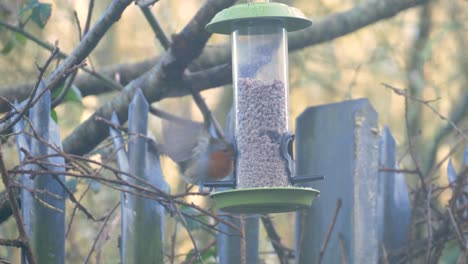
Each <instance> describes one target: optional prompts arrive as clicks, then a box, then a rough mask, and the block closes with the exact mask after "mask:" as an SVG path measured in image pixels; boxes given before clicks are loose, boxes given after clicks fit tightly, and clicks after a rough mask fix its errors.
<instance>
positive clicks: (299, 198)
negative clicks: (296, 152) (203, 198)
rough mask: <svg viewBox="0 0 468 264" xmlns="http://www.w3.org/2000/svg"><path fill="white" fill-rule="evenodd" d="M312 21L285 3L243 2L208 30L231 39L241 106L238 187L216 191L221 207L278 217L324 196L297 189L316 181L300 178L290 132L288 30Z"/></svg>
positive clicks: (236, 94) (237, 110) (217, 18)
mask: <svg viewBox="0 0 468 264" xmlns="http://www.w3.org/2000/svg"><path fill="white" fill-rule="evenodd" d="M311 24H312V22H311V21H310V20H308V19H306V18H305V16H304V14H303V13H302V12H301V11H300V10H298V9H296V8H293V7H289V6H287V5H285V4H280V3H269V2H257V3H246V4H238V5H235V6H232V7H230V8H227V9H224V10H222V11H221V12H219V13H218V14H216V16H215V17H214V18H213V20H212V21H211V22H210V23H209V24H208V25H207V26H206V30H207V31H210V32H214V33H220V34H227V35H231V45H232V70H233V87H234V107H235V133H234V135H235V136H234V137H235V139H234V140H233V142H234V145H235V149H236V158H235V169H234V175H235V180H234V184H233V185H235V189H233V190H227V191H220V192H214V193H212V194H211V197H212V198H213V199H214V200H215V201H216V203H217V206H218V207H219V208H220V209H221V210H223V211H227V212H233V213H272V212H287V211H294V210H296V209H298V208H303V207H308V206H310V205H311V204H312V200H313V198H314V197H315V196H316V195H317V194H318V193H319V192H318V191H316V190H313V189H310V188H298V187H294V184H295V183H297V182H299V181H309V180H314V179H316V177H298V176H296V177H295V176H294V162H293V158H292V144H293V139H294V135H293V134H291V133H290V132H289V130H288V90H289V89H288V86H289V85H288V43H287V32H290V31H296V30H300V29H304V28H306V27H308V26H310V25H311Z"/></svg>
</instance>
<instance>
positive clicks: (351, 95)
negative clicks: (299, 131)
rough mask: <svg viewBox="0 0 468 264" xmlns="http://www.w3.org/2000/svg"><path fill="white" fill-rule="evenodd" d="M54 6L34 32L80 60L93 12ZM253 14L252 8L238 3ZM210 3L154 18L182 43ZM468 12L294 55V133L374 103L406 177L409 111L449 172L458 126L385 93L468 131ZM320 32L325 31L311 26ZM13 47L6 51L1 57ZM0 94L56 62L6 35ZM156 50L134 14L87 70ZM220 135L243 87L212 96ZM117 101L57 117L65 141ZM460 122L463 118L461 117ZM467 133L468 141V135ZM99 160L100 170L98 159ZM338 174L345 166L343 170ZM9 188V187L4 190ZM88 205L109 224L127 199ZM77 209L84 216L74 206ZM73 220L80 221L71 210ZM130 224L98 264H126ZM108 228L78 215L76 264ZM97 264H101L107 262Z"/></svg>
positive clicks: (336, 6)
mask: <svg viewBox="0 0 468 264" xmlns="http://www.w3.org/2000/svg"><path fill="white" fill-rule="evenodd" d="M43 2H47V3H50V4H52V15H51V17H50V20H49V22H48V23H47V25H46V26H45V28H44V29H40V28H39V27H37V26H36V25H34V24H31V23H30V24H28V25H27V26H26V27H25V30H26V31H28V32H30V33H32V34H33V35H34V36H36V37H38V38H40V39H42V40H45V41H47V42H49V43H58V46H59V47H60V48H61V50H62V51H64V52H65V53H69V52H71V51H72V50H73V48H74V47H75V46H76V45H77V43H78V42H79V35H78V29H77V25H76V19H75V17H74V11H76V13H77V15H78V19H79V21H81V23H84V21H85V19H86V14H87V8H88V1H79V0H66V1H63V0H60V1H59V0H48V1H43ZM109 2H110V1H109V0H101V1H96V2H95V11H94V15H93V18H92V21H95V20H96V19H97V18H98V17H99V15H100V14H101V13H102V12H103V11H104V10H105V8H106V7H107V5H108V4H109ZM239 2H244V1H239ZM275 2H283V3H286V4H288V5H291V6H294V7H297V8H299V9H301V10H302V11H303V12H304V13H305V14H306V16H307V17H308V18H310V19H311V20H312V21H314V20H316V19H319V18H321V17H325V16H328V15H331V14H334V13H337V12H342V11H346V10H348V9H350V8H352V7H353V6H355V5H357V4H359V3H362V2H364V1H359V0H317V1H310V0H289V1H275ZM202 3H203V1H202V0H171V1H165V0H161V1H159V2H158V3H157V4H156V5H155V6H154V7H152V8H151V10H152V11H153V13H154V14H155V16H156V17H157V18H158V20H159V22H160V23H161V25H162V27H163V29H164V30H165V32H166V33H167V35H169V36H170V35H171V34H174V33H176V32H179V31H180V30H181V29H182V28H183V27H184V26H185V25H186V23H187V22H188V21H189V20H190V19H191V18H192V16H193V15H194V14H195V12H196V11H197V10H198V9H199V7H200V6H201V4H202ZM21 6H22V1H11V2H10V1H2V2H0V19H1V20H3V21H4V22H8V23H10V24H16V19H17V15H16V14H17V13H18V12H19V10H20V9H21ZM467 11H468V3H467V2H466V1H462V0H458V1H457V0H447V1H430V4H429V5H425V6H419V7H416V8H412V9H409V10H407V11H404V12H402V13H399V14H398V15H396V16H395V17H392V18H390V19H387V20H383V21H379V22H378V23H375V24H372V25H369V26H367V27H365V28H363V29H361V30H359V31H357V32H354V33H351V34H348V35H345V36H343V37H340V38H337V39H334V40H332V41H329V42H326V43H323V44H319V45H315V46H310V47H307V48H304V49H301V50H298V51H294V52H292V53H290V54H289V74H290V75H289V77H290V80H289V84H290V98H289V102H290V109H289V111H290V127H291V130H292V131H294V128H295V118H296V117H297V116H298V115H299V114H300V113H301V112H302V111H304V110H305V109H306V108H307V107H310V106H317V105H321V104H329V103H334V102H341V101H343V100H350V99H357V98H368V99H369V101H370V102H371V103H372V105H373V106H374V108H375V109H376V111H377V113H378V115H379V124H380V128H382V127H383V126H389V127H390V128H391V131H392V132H393V135H394V137H395V139H396V141H397V144H398V146H399V147H398V151H399V152H398V153H399V155H398V158H399V162H400V167H402V168H405V167H408V168H412V164H411V163H410V161H409V160H410V159H409V155H408V147H407V126H406V124H405V111H407V114H408V119H409V120H408V121H409V123H410V127H409V128H408V129H409V130H408V131H409V133H410V135H411V136H412V137H413V138H414V139H415V142H416V146H417V148H416V149H417V151H418V153H419V157H420V158H421V161H422V162H423V164H425V167H427V168H430V167H432V165H433V164H434V161H433V159H432V158H431V157H434V158H435V160H440V159H441V158H442V157H444V156H445V155H447V153H448V152H449V151H450V150H451V148H452V147H453V146H454V144H456V142H458V141H457V139H458V138H457V137H456V135H455V134H454V132H453V131H451V130H450V129H448V130H447V129H445V127H446V126H447V121H445V120H442V119H441V118H439V117H438V115H436V114H435V113H433V112H432V111H431V110H430V109H429V108H427V107H425V106H423V105H422V104H419V103H417V102H415V101H410V102H409V104H410V105H409V107H408V109H407V110H405V104H404V98H403V97H402V96H399V95H396V94H395V93H393V92H392V91H391V90H389V89H387V88H385V87H384V86H383V85H382V83H386V84H390V85H392V86H394V87H397V88H405V89H410V91H411V93H412V94H413V95H414V96H415V97H417V98H421V99H424V100H429V99H436V98H440V99H439V100H437V101H435V102H433V103H432V104H431V105H432V106H434V108H435V109H436V110H437V111H438V112H439V113H440V114H441V115H443V116H445V117H447V118H454V117H458V118H457V120H454V121H457V125H458V126H459V127H461V128H466V127H467V125H468V123H467V122H468V112H467V104H468V102H467V100H466V97H467V93H468V87H467V86H468V59H467V58H468V56H467V54H466V53H467V50H466V47H468V46H467V45H466V43H468V39H467V38H468V34H467V29H468V28H467V26H468V23H467V21H468V12H467ZM312 26H314V25H312ZM12 38H15V41H16V42H17V43H16V45H14V48H13V49H11V50H8V47H7V43H8V42H9V41H10V40H11V39H12ZM228 41H229V37H226V36H221V35H215V36H213V37H212V38H211V39H210V42H209V45H214V44H222V43H227V42H228ZM2 45H3V46H2ZM0 49H3V50H2V54H1V55H0V90H1V89H3V88H4V87H7V86H14V85H16V84H20V83H25V82H32V81H34V80H35V79H36V76H37V74H38V71H37V69H36V66H35V62H37V63H38V64H42V63H43V62H44V61H45V60H46V59H47V57H48V56H49V54H50V52H49V51H46V50H44V49H43V48H41V47H39V46H38V45H37V44H35V43H33V42H32V41H25V40H23V39H21V38H18V37H16V36H14V34H12V33H11V32H10V31H8V30H6V29H5V28H2V27H0ZM163 51H164V50H163V48H162V47H161V45H160V44H159V42H158V41H157V40H156V39H155V38H154V34H153V33H152V31H151V29H150V28H149V26H148V24H147V22H146V20H145V19H144V17H143V16H142V13H141V11H140V10H139V8H138V7H137V6H135V5H132V6H130V7H129V8H128V9H127V10H126V11H125V12H124V14H123V16H122V17H121V19H120V20H119V21H118V23H117V24H116V25H114V26H113V27H112V28H111V30H110V31H109V32H108V33H107V34H106V36H105V37H104V38H103V40H102V41H101V42H100V43H99V45H98V47H97V48H96V49H95V51H94V52H93V53H92V54H91V56H90V57H89V58H88V60H87V63H88V65H91V66H92V67H93V68H95V69H96V70H99V69H100V68H102V67H105V66H107V65H112V64H120V63H133V62H140V61H143V60H147V59H149V58H153V57H155V56H157V55H159V54H161V53H162V52H163ZM202 95H203V97H204V98H205V99H206V101H207V103H208V104H209V106H211V109H212V110H213V111H214V112H215V115H216V117H218V119H219V120H220V122H221V123H223V122H224V119H225V115H226V113H227V112H228V111H229V108H230V106H231V102H232V87H231V85H226V86H224V87H219V88H216V89H211V90H208V91H205V92H203V93H202ZM113 96H115V93H112V92H111V93H106V94H101V95H99V96H86V97H84V98H83V100H82V103H76V102H68V103H65V104H63V105H61V106H59V107H58V108H56V111H57V115H58V123H59V126H60V129H61V130H60V132H61V136H62V138H65V137H67V135H69V134H70V133H71V132H72V131H73V129H74V128H75V127H76V126H77V125H78V124H79V123H81V122H82V121H84V120H86V119H87V118H88V117H89V116H90V115H91V114H92V113H93V112H94V111H95V110H96V109H97V108H98V107H99V106H100V105H101V104H102V103H103V102H106V101H107V100H109V98H112V97H113ZM154 105H155V106H158V107H160V108H161V109H166V110H170V111H171V112H173V113H176V114H178V115H181V116H184V117H190V118H193V119H197V120H201V118H202V117H201V114H200V113H199V111H198V109H197V108H196V106H195V105H194V104H193V103H192V100H191V98H190V97H183V98H173V99H165V100H163V101H161V102H158V103H155V104H154ZM457 113H458V115H457ZM160 124H161V123H160V121H159V119H157V118H155V117H151V123H150V129H151V131H152V132H153V133H155V134H156V137H158V136H159V135H160ZM465 132H466V130H465ZM462 150H463V148H459V149H458V150H457V151H456V153H455V155H454V159H453V162H454V166H455V167H456V168H458V167H460V166H461V161H462V159H461V155H462ZM5 152H6V153H7V154H6V156H7V157H8V160H7V162H8V164H7V165H8V166H14V165H16V164H18V160H17V154H16V152H15V150H14V148H11V149H8V150H5ZM93 158H96V159H98V160H99V159H100V156H99V155H94V156H93ZM162 163H163V166H164V173H165V177H166V180H167V181H168V183H169V185H170V186H171V192H172V193H179V192H183V191H185V184H183V183H181V181H180V179H179V178H178V175H177V174H178V172H177V169H176V166H175V164H174V163H173V162H172V161H170V160H169V159H167V158H163V160H162ZM337 166H339V164H337ZM445 171H446V165H445V164H444V165H443V166H441V168H440V171H439V172H438V173H437V174H436V175H437V178H436V182H437V184H440V185H447V180H446V179H447V178H446V173H445ZM415 177H416V176H415V175H408V176H407V183H408V184H409V185H410V186H412V184H414V183H415V182H416V179H415ZM77 187H78V188H77V192H78V195H77V196H79V193H80V192H81V193H82V192H83V191H84V189H85V187H86V184H78V186H77ZM2 188H3V187H2ZM91 191H92V194H91V195H87V196H86V199H85V201H84V204H85V205H88V208H89V209H90V210H91V211H92V212H93V213H94V214H95V215H97V216H99V215H103V214H104V213H105V212H106V211H107V210H109V209H110V208H111V207H112V206H114V205H115V203H116V201H118V199H119V193H118V192H117V191H115V190H111V189H109V188H104V187H103V186H98V185H97V186H94V187H93V188H92V189H91ZM446 192H447V193H444V194H442V195H441V196H440V201H439V202H440V205H444V204H445V203H446V202H447V199H448V198H449V197H450V196H449V195H450V193H448V192H450V191H449V190H447V191H446ZM190 199H193V201H194V202H196V203H199V204H202V205H204V206H210V202H209V201H207V200H206V199H205V198H190ZM69 205H70V207H69V208H73V207H72V204H71V203H70V204H69ZM68 212H69V213H70V212H71V210H68ZM293 219H294V214H280V215H274V216H273V220H274V222H275V223H276V225H277V228H278V231H279V233H280V236H281V238H282V242H284V243H285V244H286V245H288V246H290V247H293V244H294V226H293V225H292V224H291V223H294V220H293ZM119 221H120V219H119V218H118V217H115V218H114V219H112V220H111V222H110V224H109V226H108V228H107V229H108V230H106V232H107V240H103V241H102V242H101V245H100V247H101V248H100V249H102V250H100V251H99V252H101V254H100V255H99V256H98V257H97V258H96V259H95V260H94V261H96V260H97V259H99V258H100V262H99V263H117V262H118V260H119V255H118V236H119V233H120V231H119V227H120V224H119ZM167 223H168V226H167V229H166V236H167V240H166V241H167V244H166V245H167V247H170V246H171V242H170V241H171V239H172V235H173V233H174V232H173V231H174V221H173V220H171V219H170V218H169V216H168V220H167ZM100 226H101V223H94V222H92V221H89V220H87V219H86V217H85V216H84V215H83V214H80V213H77V215H76V219H75V221H74V223H73V225H72V228H71V230H70V234H69V237H68V238H67V245H66V246H67V260H68V261H67V263H82V261H83V259H84V258H85V257H86V255H87V253H88V251H89V249H90V247H91V244H92V241H94V239H95V236H96V234H97V230H99V228H100ZM194 233H195V235H196V238H197V240H198V241H200V243H201V244H200V247H203V244H204V243H205V244H206V243H208V242H209V241H211V240H212V235H211V234H209V233H207V232H203V231H197V230H195V231H194ZM0 237H2V238H15V237H16V226H15V223H14V219H12V218H11V219H9V220H8V222H6V223H4V224H2V225H0ZM260 241H261V243H260V251H261V252H262V256H261V258H262V259H263V260H264V262H265V263H272V262H274V261H275V259H276V255H275V254H274V252H273V249H272V248H271V244H270V243H269V241H267V239H266V235H265V233H264V231H263V230H262V229H261V230H260ZM176 243H177V247H176V253H177V254H181V257H180V261H182V260H183V259H185V256H183V254H185V253H187V252H188V251H189V250H190V249H191V248H192V244H191V242H190V240H189V239H187V233H186V232H185V231H184V230H183V228H178V231H177V236H176ZM18 253H19V251H18V250H16V249H11V248H6V247H0V256H2V257H4V258H6V259H10V260H14V261H13V263H19V254H18ZM96 262H98V261H96Z"/></svg>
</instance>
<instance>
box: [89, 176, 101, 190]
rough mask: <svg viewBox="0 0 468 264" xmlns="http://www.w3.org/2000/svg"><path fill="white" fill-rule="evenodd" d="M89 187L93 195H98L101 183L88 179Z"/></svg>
mask: <svg viewBox="0 0 468 264" xmlns="http://www.w3.org/2000/svg"><path fill="white" fill-rule="evenodd" d="M88 183H89V187H90V188H91V190H92V191H93V192H94V193H98V192H99V191H100V190H101V183H100V182H98V181H95V180H92V179H88Z"/></svg>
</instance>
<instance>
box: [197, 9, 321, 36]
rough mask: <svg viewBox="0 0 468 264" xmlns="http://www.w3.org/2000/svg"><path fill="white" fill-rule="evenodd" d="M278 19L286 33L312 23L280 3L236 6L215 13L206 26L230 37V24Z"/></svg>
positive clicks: (299, 11)
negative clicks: (242, 21)
mask: <svg viewBox="0 0 468 264" xmlns="http://www.w3.org/2000/svg"><path fill="white" fill-rule="evenodd" d="M256 19H258V20H262V19H278V20H281V21H283V23H284V25H285V28H286V30H287V31H289V32H291V31H296V30H301V29H304V28H307V27H309V26H310V25H311V24H312V21H310V20H309V19H307V18H306V17H305V15H304V13H302V11H301V10H299V9H297V8H294V7H290V6H288V5H285V4H281V3H250V4H238V5H234V6H232V7H229V8H226V9H224V10H222V11H221V12H219V13H217V14H216V15H215V17H214V18H213V19H212V20H211V21H210V23H208V25H206V27H205V29H206V30H207V31H209V32H213V33H219V34H226V35H230V34H231V33H232V24H233V23H234V22H238V21H241V20H256Z"/></svg>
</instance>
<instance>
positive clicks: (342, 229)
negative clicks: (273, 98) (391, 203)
mask: <svg viewBox="0 0 468 264" xmlns="http://www.w3.org/2000/svg"><path fill="white" fill-rule="evenodd" d="M296 138H297V144H296V146H297V163H296V167H297V174H298V175H310V174H322V175H324V176H325V180H324V181H318V182H314V183H309V184H307V186H311V187H313V188H316V189H318V190H320V196H319V197H318V198H317V199H316V200H315V201H314V204H313V205H312V207H311V208H310V209H307V210H304V211H300V212H298V213H297V215H296V216H297V223H296V262H297V263H318V259H319V256H320V251H321V248H322V245H323V243H324V240H325V237H326V234H327V232H328V230H329V227H330V225H331V224H332V219H333V217H334V211H335V207H336V204H337V200H338V199H341V201H342V206H341V209H340V210H339V213H338V216H337V219H336V222H335V225H334V229H333V231H332V233H331V236H330V240H329V242H328V244H327V248H326V250H325V252H324V253H323V256H322V261H321V262H322V263H343V260H344V259H346V263H351V264H352V263H355V264H359V263H377V261H378V247H379V243H378V240H377V215H376V214H377V187H378V185H377V184H378V182H377V179H378V178H377V169H378V168H377V166H378V129H377V114H376V112H375V111H374V109H373V108H372V106H371V105H370V103H369V102H368V101H367V100H366V99H359V100H352V101H347V102H342V103H336V104H329V105H324V106H318V107H312V108H309V109H307V110H306V111H305V112H303V113H302V114H301V115H300V116H299V117H298V118H297V128H296Z"/></svg>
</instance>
